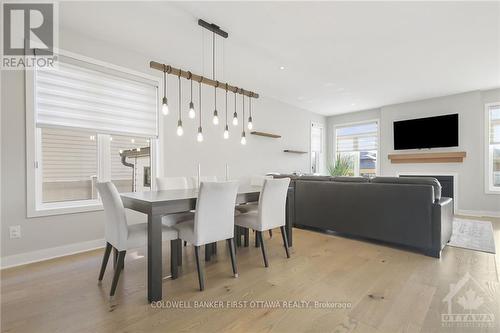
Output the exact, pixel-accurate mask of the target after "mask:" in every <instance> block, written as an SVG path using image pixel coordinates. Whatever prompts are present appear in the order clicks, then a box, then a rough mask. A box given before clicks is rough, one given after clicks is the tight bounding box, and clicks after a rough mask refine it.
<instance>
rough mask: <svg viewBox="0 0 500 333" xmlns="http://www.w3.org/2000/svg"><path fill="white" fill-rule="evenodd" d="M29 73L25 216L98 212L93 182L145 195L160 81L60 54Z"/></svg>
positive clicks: (27, 78) (156, 124) (147, 186)
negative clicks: (50, 65)
mask: <svg viewBox="0 0 500 333" xmlns="http://www.w3.org/2000/svg"><path fill="white" fill-rule="evenodd" d="M58 59H59V62H58V67H56V68H54V69H41V68H40V69H38V68H37V69H35V70H33V71H27V73H26V84H27V89H26V91H27V94H26V95H27V97H26V98H27V150H28V159H27V160H28V168H27V170H28V171H27V172H28V175H27V178H28V196H29V198H28V216H39V215H50V214H58V213H68V212H78V211H85V210H93V209H99V208H100V201H99V197H98V193H97V190H96V186H95V185H96V182H98V181H107V180H111V181H112V182H113V183H114V184H115V185H116V187H117V188H118V190H119V191H120V192H131V191H146V190H149V189H150V188H151V179H154V177H153V178H152V171H154V170H152V165H153V163H152V158H153V157H154V151H153V150H152V147H154V146H155V145H154V143H155V141H156V138H157V135H158V130H157V128H158V121H157V117H158V103H157V99H158V94H157V90H158V80H157V79H155V78H151V77H148V76H145V75H143V74H141V73H135V72H131V71H129V70H126V69H123V68H120V67H116V66H113V65H109V64H104V63H101V62H98V61H95V60H89V59H87V58H83V57H80V56H77V55H72V54H69V53H62V54H60V55H59V58H58Z"/></svg>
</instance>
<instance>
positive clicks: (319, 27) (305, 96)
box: [59, 2, 500, 115]
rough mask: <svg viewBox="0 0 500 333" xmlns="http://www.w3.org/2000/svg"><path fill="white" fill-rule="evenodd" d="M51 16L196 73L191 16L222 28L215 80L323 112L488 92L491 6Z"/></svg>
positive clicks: (91, 9) (309, 6)
mask: <svg viewBox="0 0 500 333" xmlns="http://www.w3.org/2000/svg"><path fill="white" fill-rule="evenodd" d="M59 15H60V24H61V26H62V27H67V28H70V29H72V30H76V31H79V32H80V33H82V34H86V35H89V36H92V37H94V38H98V39H101V40H104V41H108V42H110V43H114V44H117V45H120V46H124V47H125V48H127V49H130V50H134V51H135V52H140V53H143V54H146V55H147V56H148V57H150V58H151V60H159V61H165V62H169V63H171V64H173V65H176V66H181V67H182V68H186V69H191V70H192V71H198V72H200V71H203V70H204V73H205V74H206V75H209V73H211V67H210V65H209V64H210V57H209V54H210V53H208V54H207V55H205V57H204V63H205V65H202V63H203V57H202V56H201V53H202V52H201V50H202V40H203V37H202V36H203V32H202V28H201V27H199V26H198V25H197V19H198V18H203V19H205V20H207V21H209V22H214V23H216V24H218V25H220V26H221V28H223V29H224V30H226V31H228V32H229V38H228V39H227V40H226V41H225V42H224V52H223V53H222V52H220V53H219V54H220V55H219V59H220V61H219V62H220V64H219V66H218V67H219V70H218V71H217V72H218V78H219V80H221V81H222V80H227V81H229V82H230V83H234V84H236V85H238V86H241V87H244V88H247V89H250V90H254V91H256V92H258V93H260V94H261V95H263V96H268V97H272V98H275V99H278V100H281V101H283V102H286V103H289V104H292V105H296V106H298V107H301V108H304V109H307V110H310V111H313V112H317V113H320V114H324V115H332V114H338V113H345V112H349V111H355V110H363V109H369V108H374V107H379V106H383V105H388V104H394V103H400V102H406V101H412V100H418V99H424V98H430V97H435V96H442V95H447V94H453V93H459V92H464V91H469V90H476V89H487V88H493V87H499V86H500V2H482V3H481V2H379V3H377V2H348V3H347V2H182V3H179V2H170V3H167V2H107V3H103V2H85V3H82V2H64V3H61V4H60V7H59ZM205 40H206V42H205V50H206V51H207V52H209V50H210V43H209V41H210V34H209V33H205ZM221 45H222V44H221ZM218 48H219V49H222V47H221V46H218ZM222 54H223V55H224V57H222ZM223 58H224V60H223V61H222V59H223ZM222 63H223V64H224V74H225V75H224V76H223V74H222V70H221V69H220V68H221V67H222V66H221V65H222ZM147 65H148V64H145V66H146V67H147ZM281 66H284V67H285V69H283V70H281V69H280V67H281Z"/></svg>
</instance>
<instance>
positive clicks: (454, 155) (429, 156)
mask: <svg viewBox="0 0 500 333" xmlns="http://www.w3.org/2000/svg"><path fill="white" fill-rule="evenodd" d="M465 156H467V153H466V152H465V151H456V152H441V153H437V152H436V153H414V154H389V159H390V160H391V163H462V162H463V161H464V158H465Z"/></svg>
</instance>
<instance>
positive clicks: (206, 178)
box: [188, 176, 218, 188]
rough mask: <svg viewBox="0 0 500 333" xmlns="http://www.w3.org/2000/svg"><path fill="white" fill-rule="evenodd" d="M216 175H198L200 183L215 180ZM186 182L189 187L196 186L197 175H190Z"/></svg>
mask: <svg viewBox="0 0 500 333" xmlns="http://www.w3.org/2000/svg"><path fill="white" fill-rule="evenodd" d="M217 180H218V179H217V176H201V177H200V183H201V182H216V181H217ZM188 184H189V186H190V187H191V188H198V177H191V178H190V179H189V180H188Z"/></svg>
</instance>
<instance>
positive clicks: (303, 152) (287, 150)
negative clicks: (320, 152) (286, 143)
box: [283, 149, 307, 154]
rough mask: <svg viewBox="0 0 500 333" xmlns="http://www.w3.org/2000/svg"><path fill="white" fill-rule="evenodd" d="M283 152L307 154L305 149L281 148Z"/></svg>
mask: <svg viewBox="0 0 500 333" xmlns="http://www.w3.org/2000/svg"><path fill="white" fill-rule="evenodd" d="M283 152H285V153H292V154H307V151H302V150H291V149H285V150H283Z"/></svg>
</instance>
